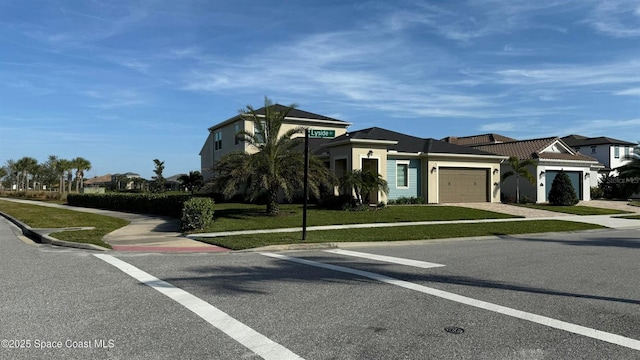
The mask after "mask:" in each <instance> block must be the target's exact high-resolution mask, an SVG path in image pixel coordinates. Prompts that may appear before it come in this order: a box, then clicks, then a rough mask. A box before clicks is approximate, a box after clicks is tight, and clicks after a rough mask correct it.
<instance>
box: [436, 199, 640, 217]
mask: <svg viewBox="0 0 640 360" xmlns="http://www.w3.org/2000/svg"><path fill="white" fill-rule="evenodd" d="M443 205H451V206H462V207H466V208H472V209H479V210H487V211H494V212H498V213H503V214H509V215H516V216H524V217H525V218H543V217H544V218H547V217H561V216H570V215H571V214H563V213H559V212H553V211H546V210H538V209H530V208H526V207H523V206H516V205H509V204H502V203H458V204H443ZM578 205H580V206H589V207H596V208H602V209H611V210H621V211H628V212H631V213H637V214H640V207H638V206H631V205H629V202H628V201H625V200H591V201H580V202H579V203H578Z"/></svg>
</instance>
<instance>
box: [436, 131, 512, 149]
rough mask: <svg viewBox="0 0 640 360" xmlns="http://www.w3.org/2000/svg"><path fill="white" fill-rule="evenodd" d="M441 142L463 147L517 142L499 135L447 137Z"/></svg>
mask: <svg viewBox="0 0 640 360" xmlns="http://www.w3.org/2000/svg"><path fill="white" fill-rule="evenodd" d="M442 141H446V142H448V143H451V144H456V145H464V146H474V145H487V144H499V143H504V142H511V141H517V140H516V139H513V138H510V137H507V136H503V135H500V134H481V135H471V136H462V137H457V136H447V137H446V138H444V139H442Z"/></svg>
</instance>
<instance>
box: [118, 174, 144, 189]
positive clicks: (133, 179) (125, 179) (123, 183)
mask: <svg viewBox="0 0 640 360" xmlns="http://www.w3.org/2000/svg"><path fill="white" fill-rule="evenodd" d="M111 182H112V183H113V184H114V187H115V188H116V189H118V190H124V189H126V190H133V189H142V187H143V184H144V183H145V182H146V180H145V179H143V178H142V177H140V174H136V173H133V172H126V173H124V174H114V175H113V176H112V177H111Z"/></svg>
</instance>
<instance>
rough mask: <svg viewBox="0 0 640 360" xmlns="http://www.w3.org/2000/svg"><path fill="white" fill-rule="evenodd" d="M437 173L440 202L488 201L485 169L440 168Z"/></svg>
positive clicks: (487, 177) (486, 172)
mask: <svg viewBox="0 0 640 360" xmlns="http://www.w3.org/2000/svg"><path fill="white" fill-rule="evenodd" d="M438 173H439V189H438V194H439V201H440V202H441V203H456V202H487V201H489V186H488V185H487V181H488V179H489V176H488V173H489V171H488V170H487V169H470V168H440V169H439V170H438Z"/></svg>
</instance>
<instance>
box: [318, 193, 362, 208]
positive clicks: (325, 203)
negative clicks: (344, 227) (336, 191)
mask: <svg viewBox="0 0 640 360" xmlns="http://www.w3.org/2000/svg"><path fill="white" fill-rule="evenodd" d="M319 205H320V207H322V208H325V209H329V210H346V209H348V208H351V207H353V206H355V205H356V200H355V199H354V198H353V196H351V195H348V194H342V195H332V196H327V197H325V198H323V199H322V200H321V201H320V204H319Z"/></svg>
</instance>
